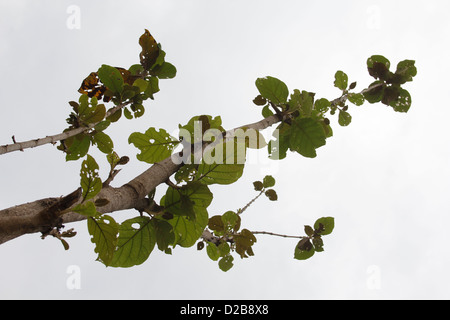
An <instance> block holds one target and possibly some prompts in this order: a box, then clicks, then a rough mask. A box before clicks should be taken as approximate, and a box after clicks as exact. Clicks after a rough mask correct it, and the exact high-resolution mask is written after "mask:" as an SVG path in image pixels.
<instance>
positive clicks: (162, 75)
mask: <svg viewBox="0 0 450 320" xmlns="http://www.w3.org/2000/svg"><path fill="white" fill-rule="evenodd" d="M152 74H153V75H154V76H156V77H158V78H159V79H172V78H175V76H176V75H177V68H175V66H174V65H173V64H171V63H169V62H164V63H163V64H162V65H161V66H158V67H155V68H153V69H152Z"/></svg>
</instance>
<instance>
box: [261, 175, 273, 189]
mask: <svg viewBox="0 0 450 320" xmlns="http://www.w3.org/2000/svg"><path fill="white" fill-rule="evenodd" d="M274 185H275V178H274V177H272V176H270V175H267V176H265V177H264V179H263V186H264V188H270V187H273V186H274Z"/></svg>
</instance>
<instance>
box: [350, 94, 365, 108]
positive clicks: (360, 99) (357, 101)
mask: <svg viewBox="0 0 450 320" xmlns="http://www.w3.org/2000/svg"><path fill="white" fill-rule="evenodd" d="M347 98H348V100H349V101H350V102H351V103H353V104H354V105H357V106H361V105H363V104H364V101H365V99H364V95H363V94H361V93H349V94H348V95H347Z"/></svg>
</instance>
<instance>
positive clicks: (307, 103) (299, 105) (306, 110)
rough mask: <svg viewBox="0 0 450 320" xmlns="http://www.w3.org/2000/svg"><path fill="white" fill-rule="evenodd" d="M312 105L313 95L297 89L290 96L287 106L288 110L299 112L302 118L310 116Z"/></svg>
mask: <svg viewBox="0 0 450 320" xmlns="http://www.w3.org/2000/svg"><path fill="white" fill-rule="evenodd" d="M313 103H314V93H312V92H308V91H305V90H303V91H301V92H300V90H298V89H295V90H294V93H293V94H291V97H290V100H289V102H288V104H289V110H291V111H295V110H299V111H300V114H301V116H302V117H309V116H311V111H312V109H313Z"/></svg>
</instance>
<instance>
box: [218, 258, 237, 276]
mask: <svg viewBox="0 0 450 320" xmlns="http://www.w3.org/2000/svg"><path fill="white" fill-rule="evenodd" d="M233 260H234V258H233V257H232V256H231V255H226V256H225V257H223V258H222V259H220V261H219V268H220V270H222V271H224V272H227V271H228V270H230V269H231V268H232V267H233Z"/></svg>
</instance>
